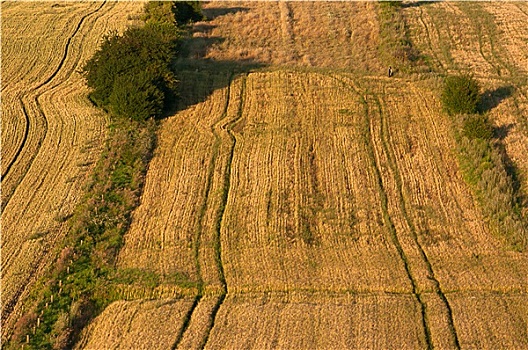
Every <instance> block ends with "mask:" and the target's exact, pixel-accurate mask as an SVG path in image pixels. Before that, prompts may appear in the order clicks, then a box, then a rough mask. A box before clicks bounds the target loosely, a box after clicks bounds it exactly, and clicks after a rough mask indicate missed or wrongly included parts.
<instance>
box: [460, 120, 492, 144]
mask: <svg viewBox="0 0 528 350" xmlns="http://www.w3.org/2000/svg"><path fill="white" fill-rule="evenodd" d="M463 134H464V136H466V137H467V138H469V139H481V140H490V139H491V138H492V137H493V126H492V125H491V123H490V122H489V120H488V118H487V116H485V115H478V114H473V115H468V116H466V117H465V119H464V127H463Z"/></svg>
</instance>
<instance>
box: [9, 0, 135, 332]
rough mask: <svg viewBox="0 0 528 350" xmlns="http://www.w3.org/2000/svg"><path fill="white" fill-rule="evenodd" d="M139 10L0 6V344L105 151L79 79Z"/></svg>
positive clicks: (101, 129)
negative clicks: (89, 62) (100, 49)
mask: <svg viewBox="0 0 528 350" xmlns="http://www.w3.org/2000/svg"><path fill="white" fill-rule="evenodd" d="M141 8H142V5H141V3H128V4H123V3H115V2H110V3H106V2H68V3H65V2H57V3H53V2H23V3H20V2H2V127H1V130H2V135H1V136H2V153H1V157H2V216H1V220H2V340H4V339H5V336H6V335H7V334H9V332H10V331H11V327H12V325H13V323H14V322H16V319H17V318H18V317H20V310H21V307H22V304H23V301H24V299H25V297H26V296H27V294H28V292H29V290H30V289H31V286H32V283H33V282H34V281H35V280H36V279H37V278H38V277H39V276H40V275H41V273H42V272H43V271H44V270H45V269H46V268H47V266H49V264H50V263H52V262H53V260H54V257H55V256H56V254H57V252H56V248H57V246H58V245H59V244H60V242H61V240H62V239H63V238H64V235H65V233H66V228H65V225H64V221H65V220H66V219H67V218H68V217H69V216H70V215H71V214H72V213H73V210H74V208H75V205H76V204H77V202H78V201H79V198H80V197H81V196H82V193H83V185H84V184H85V182H86V179H87V174H89V172H90V170H91V169H92V164H93V163H94V162H95V161H96V160H97V159H98V158H99V155H100V152H101V148H102V146H103V145H104V140H105V137H106V124H107V118H106V117H105V115H104V114H103V113H102V112H101V111H99V110H97V109H96V108H94V107H93V106H92V105H91V103H90V102H89V101H88V99H87V97H86V96H87V92H88V89H87V87H86V85H85V83H84V80H83V79H82V78H81V75H80V74H79V70H80V69H81V67H82V65H83V64H84V62H85V61H86V60H87V59H89V58H90V57H91V56H92V55H93V53H94V52H95V50H96V49H97V47H98V45H99V43H100V41H101V38H102V36H103V35H104V34H106V33H108V32H109V31H111V30H119V31H122V30H124V29H125V28H126V27H127V26H129V25H130V24H131V23H132V22H133V21H132V20H130V19H129V15H134V14H135V13H137V12H138V11H140V10H141ZM36 15H37V16H36Z"/></svg>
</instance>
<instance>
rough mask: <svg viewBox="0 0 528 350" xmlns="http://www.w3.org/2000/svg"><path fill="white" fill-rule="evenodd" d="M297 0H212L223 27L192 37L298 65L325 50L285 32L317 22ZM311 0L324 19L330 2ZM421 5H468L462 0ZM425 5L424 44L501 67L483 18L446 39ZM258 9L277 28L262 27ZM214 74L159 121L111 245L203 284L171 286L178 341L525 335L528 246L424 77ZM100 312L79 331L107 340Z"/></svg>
mask: <svg viewBox="0 0 528 350" xmlns="http://www.w3.org/2000/svg"><path fill="white" fill-rule="evenodd" d="M299 6H301V5H299V4H295V3H288V4H278V5H277V4H268V3H252V4H249V3H244V4H241V3H236V4H230V3H228V4H222V5H218V3H209V4H206V5H205V8H206V10H207V9H208V10H209V14H210V15H213V17H216V18H215V19H213V21H212V22H211V23H212V24H214V25H218V26H217V27H203V26H202V27H199V28H201V29H200V31H197V32H196V33H195V38H199V37H200V36H204V37H208V36H219V37H224V36H227V39H228V40H226V41H224V42H223V43H222V42H219V43H218V44H217V45H216V46H213V48H211V49H210V50H209V51H208V52H207V53H206V56H207V55H209V56H207V57H209V58H216V59H224V60H227V59H241V58H242V59H244V58H246V59H250V60H255V61H260V62H267V63H278V64H284V63H289V64H291V63H294V64H299V62H300V61H299V60H302V59H303V58H305V57H306V56H307V55H308V56H309V57H308V59H305V60H304V61H302V65H310V64H312V63H313V64H316V65H325V63H324V62H325V60H326V59H327V58H328V57H327V56H325V55H324V54H323V53H322V55H323V56H321V57H319V56H318V53H310V52H303V47H302V45H301V46H299V45H298V44H297V43H298V42H300V41H297V42H296V40H299V39H298V38H299V37H302V36H303V35H305V37H306V38H307V39H303V40H308V38H309V36H310V35H309V34H308V32H306V31H305V30H304V29H302V28H301V29H299V28H297V27H296V25H298V23H302V22H303V21H305V20H306V19H303V18H302V17H303V16H305V15H306V14H307V13H310V12H309V11H308V12H306V13H301V12H302V11H301V9H300V7H299ZM310 6H313V7H314V8H315V7H317V6H319V7H317V8H318V9H320V8H323V9H325V11H327V12H325V15H326V16H328V18H332V11H331V9H328V8H326V7H325V6H330V5H327V4H321V5H316V4H313V5H312V4H311V5H310ZM369 6H370V5H369ZM427 6H431V8H436V7H439V8H440V10H441V11H444V12H446V13H450V14H454V15H457V16H462V15H463V11H461V10H460V9H459V8H458V7H457V6H456V5H452V4H430V5H429V4H428V5H427ZM224 7H226V8H228V9H231V10H230V11H227V12H222V10H223V9H224ZM521 7H522V5H521ZM424 8H425V9H428V7H424ZM416 9H420V10H421V7H416V8H414V7H409V8H408V10H407V9H406V11H414V10H416ZM428 11H429V10H426V11H424V12H423V13H422V15H423V16H422V18H423V22H424V23H427V24H428V25H429V27H428V31H429V33H430V34H429V38H430V39H429V44H427V43H424V44H427V45H429V47H430V48H431V50H432V51H434V54H435V55H436V57H437V60H438V61H439V62H440V63H438V65H439V66H442V67H444V69H448V70H453V69H455V68H459V67H458V65H464V64H469V66H468V67H467V68H471V69H477V70H479V71H480V72H481V73H482V74H495V73H496V72H497V70H496V66H494V65H496V64H499V63H497V62H500V59H499V60H495V61H492V63H490V62H489V61H486V58H488V57H490V56H489V55H488V52H489V53H490V54H492V53H493V50H488V49H489V45H488V46H485V45H484V46H483V47H484V48H482V47H481V48H479V47H478V45H475V44H474V42H473V43H471V39H468V38H469V37H471V36H472V35H473V37H474V36H475V35H476V30H471V31H469V32H468V33H470V34H467V37H466V36H465V34H461V33H458V32H459V31H458V32H457V34H456V35H454V39H453V42H452V43H450V44H449V45H447V46H446V44H445V42H444V41H443V40H445V39H444V38H445V37H450V35H451V34H453V33H454V32H455V28H454V27H453V28H451V27H449V26H448V24H447V23H443V24H442V25H446V26H448V28H447V29H446V27H444V26H439V25H438V24H431V23H432V22H431V21H432V20H433V16H429V17H427V14H428ZM431 11H432V10H431ZM327 13H328V14H327ZM317 16H319V14H318V15H317ZM317 16H316V17H317ZM248 20H250V21H249V22H248ZM281 20H282V21H283V22H281ZM306 21H307V22H306V23H310V21H309V20H306ZM228 22H229V23H230V26H231V27H230V28H231V29H226V27H225V23H228ZM263 22H265V23H266V25H263V26H259V27H258V28H257V27H255V26H251V25H248V23H263ZM325 23H326V22H325ZM369 23H370V22H369ZM462 23H464V24H466V25H468V26H469V25H470V24H471V23H473V22H471V21H470V20H469V19H467V18H466V20H465V21H462ZM327 24H328V25H329V26H330V27H331V25H332V23H327ZM268 26H273V27H274V28H282V29H281V32H280V33H278V36H277V34H274V35H275V36H274V35H270V36H266V35H260V34H262V33H264V32H265V31H266V30H269V28H268ZM374 27H375V26H374ZM204 28H205V29H204ZM233 28H239V29H240V30H242V32H243V33H246V34H245V35H237V36H235V35H234V34H233V33H234V32H237V31H238V29H233ZM229 30H232V31H233V32H229ZM255 31H257V32H255ZM230 33H231V34H230ZM258 33H260V34H258ZM446 33H447V34H446ZM450 33H451V34H450ZM256 34H258V35H256ZM351 35H352V36H353V33H352V34H351ZM337 37H339V36H337ZM248 38H249V39H248ZM314 38H315V36H314ZM237 40H238V41H237ZM244 40H249V41H244ZM251 40H253V41H251ZM259 40H260V41H259ZM262 40H264V41H265V42H264V44H263V42H261V41H262ZM327 45H328V43H327ZM443 45H444V46H443ZM451 45H452V46H456V45H458V47H459V48H462V47H463V48H464V50H466V49H467V50H469V51H471V52H470V53H469V54H468V55H470V56H471V57H470V56H467V57H465V58H460V57H459V56H457V55H458V54H459V53H460V52H459V51H461V50H462V49H460V50H459V51H457V49H455V50H451V49H450V48H451ZM255 46H260V47H264V49H262V50H260V51H259V50H257V51H253V50H252V48H254V47H255ZM242 47H244V49H242ZM274 47H278V48H279V49H277V50H274V49H273V48H274ZM445 47H447V48H448V50H445V49H444V48H445ZM267 48H269V49H267ZM194 49H196V47H194ZM450 50H451V51H452V52H451V51H450ZM486 50H488V51H486ZM319 51H320V50H319ZM328 51H329V52H331V51H333V52H335V51H336V50H328ZM483 52H485V54H483ZM334 54H335V53H334ZM275 55H277V56H275ZM451 56H453V57H454V58H450V57H451ZM334 58H335V57H334ZM337 58H338V59H337V61H336V62H348V61H346V60H343V61H340V60H339V57H337ZM451 60H453V61H454V62H456V64H457V66H455V65H454V63H453V61H451ZM471 60H473V61H471ZM346 64H348V63H346ZM346 64H345V65H346ZM214 79H219V80H221V81H223V83H221V84H220V85H221V86H222V87H221V88H219V89H217V90H216V91H214V92H213V93H212V94H210V96H206V95H208V93H205V94H204V96H205V97H202V98H199V99H197V100H195V101H194V102H193V103H192V104H193V106H191V107H189V108H186V109H184V110H183V111H181V112H179V113H178V114H176V116H174V117H171V118H169V119H168V120H166V121H165V122H164V123H163V126H162V129H161V132H160V135H159V141H160V142H159V147H158V150H157V153H156V155H155V157H154V159H153V161H152V162H151V165H150V169H149V172H148V174H147V185H146V188H145V194H144V195H143V197H142V204H141V207H140V208H139V209H138V210H137V211H136V213H135V214H134V221H133V224H132V226H133V227H132V230H131V231H130V232H129V233H128V234H127V237H126V240H125V248H124V249H123V251H122V252H121V255H120V266H121V267H136V268H143V269H152V270H154V271H156V272H158V273H161V274H170V273H183V274H185V275H187V276H188V277H189V279H190V280H192V281H195V282H198V283H199V284H200V285H201V287H199V292H200V295H199V296H198V297H197V298H196V299H191V298H185V299H182V300H181V303H182V305H183V304H185V305H190V306H185V310H186V311H185V312H186V313H187V316H186V317H184V318H185V319H184V318H179V321H178V320H175V322H176V323H177V327H176V328H177V330H176V331H175V333H178V336H177V337H176V339H175V340H174V341H175V342H176V344H174V345H176V346H177V347H178V348H199V347H201V346H203V345H205V347H206V348H225V347H229V348H233V347H254V348H263V347H280V348H299V347H303V348H311V347H321V348H332V347H335V346H342V347H358V348H408V347H412V348H423V347H426V346H428V345H434V346H437V347H439V348H454V347H456V346H457V345H459V346H461V347H462V348H465V347H488V348H496V347H500V346H505V347H512V348H516V347H517V348H518V347H524V346H525V344H526V342H527V341H528V340H527V336H526V328H525V325H526V314H527V313H526V307H525V306H524V305H527V304H528V303H527V299H526V287H527V285H528V281H527V280H526V275H525V274H524V272H525V271H526V268H527V267H528V266H527V265H528V262H527V260H528V259H527V256H526V254H525V253H516V252H508V251H504V250H503V249H502V247H503V246H502V244H501V242H500V241H499V240H498V239H497V238H495V237H493V236H492V235H491V234H490V232H489V229H488V227H487V226H486V224H485V221H484V220H483V217H482V214H481V213H480V212H479V210H478V208H477V207H475V204H474V202H473V199H472V196H471V193H470V192H469V189H468V188H467V186H466V185H465V183H464V182H463V180H462V178H461V175H460V173H459V169H458V167H457V162H456V158H455V154H454V153H453V152H452V150H453V149H454V147H455V146H454V141H453V138H452V135H451V132H450V130H451V129H450V125H449V120H448V119H447V118H446V117H445V116H444V115H442V114H441V113H440V112H439V110H440V105H439V102H438V101H437V100H436V97H435V95H434V93H433V92H431V91H430V89H429V88H428V87H427V85H426V84H427V82H425V83H420V82H415V83H410V82H405V81H403V80H401V79H393V80H387V79H369V80H361V79H358V78H357V77H356V76H354V75H350V76H348V75H344V74H334V75H328V74H318V73H306V72H299V71H297V72H293V71H292V72H288V71H277V72H263V73H250V74H249V75H247V77H238V78H235V79H228V78H227V77H225V76H224V77H216V78H214ZM204 84H209V85H218V84H216V83H212V82H205V83H204ZM402 85H403V86H402ZM203 88H204V89H206V87H205V86H204V87H203ZM200 94H203V92H201V93H199V94H198V95H200ZM196 102H198V103H196ZM195 103H196V104H195ZM189 133H191V134H190V135H189ZM160 225H161V226H160ZM138 256H139V257H140V259H136V257H138ZM225 287H227V289H225ZM225 292H227V295H224V293H225ZM192 293H196V291H194V290H193V291H192ZM202 295H203V296H202ZM224 298H225V299H224ZM196 301H198V302H196ZM119 303H120V302H119ZM191 304H192V305H191ZM113 307H114V308H115V307H117V306H113ZM178 312H180V311H178ZM133 319H134V318H133V317H132V320H133ZM498 320H501V321H498ZM102 322H104V318H101V317H100V321H98V322H97V323H96V324H95V325H94V327H93V328H91V329H92V330H91V331H90V334H91V335H89V337H91V338H93V339H91V340H85V341H94V342H96V341H99V343H94V344H106V342H109V344H113V340H111V339H108V340H107V339H106V338H105V337H102V336H101V337H96V338H94V334H102V333H98V332H100V331H97V329H98V328H103V327H105V326H103V323H102ZM500 322H504V324H502V325H501V324H499V323H500ZM487 324H492V325H495V326H494V328H492V327H489V326H487ZM473 325H476V326H475V327H473ZM160 327H162V326H160ZM171 327H172V325H171ZM523 327H524V328H523ZM176 328H175V329H176ZM495 328H496V329H498V330H499V331H498V332H497V334H496V335H495V334H493V329H495ZM130 334H132V333H129V334H127V335H126V337H128V336H129V335H130ZM171 341H173V340H171ZM205 341H207V342H206V344H204V342H205ZM165 344H167V346H172V345H173V344H172V343H170V342H169V340H167V341H166V342H165Z"/></svg>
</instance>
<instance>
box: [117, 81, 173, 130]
mask: <svg viewBox="0 0 528 350" xmlns="http://www.w3.org/2000/svg"><path fill="white" fill-rule="evenodd" d="M164 99H165V94H164V93H163V91H162V90H161V89H160V88H159V87H157V86H156V85H154V83H153V79H151V78H149V76H148V74H147V73H143V72H141V73H139V74H137V75H123V76H118V77H117V78H116V79H115V83H114V87H113V90H112V93H111V94H110V97H109V99H108V102H109V108H110V112H111V114H112V115H114V116H118V117H129V118H132V119H134V120H145V119H147V118H148V117H151V116H154V117H156V116H159V115H161V113H162V111H163V106H164Z"/></svg>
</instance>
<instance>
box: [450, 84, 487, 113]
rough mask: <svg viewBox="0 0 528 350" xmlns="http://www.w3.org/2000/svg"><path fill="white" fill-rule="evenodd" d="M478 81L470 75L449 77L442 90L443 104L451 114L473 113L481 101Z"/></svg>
mask: <svg viewBox="0 0 528 350" xmlns="http://www.w3.org/2000/svg"><path fill="white" fill-rule="evenodd" d="M479 90H480V87H479V84H478V82H477V81H476V80H475V79H474V78H473V77H471V76H469V75H458V76H450V77H447V78H446V80H445V84H444V90H443V92H442V104H443V107H444V110H445V111H446V112H447V113H448V114H449V115H455V114H472V113H475V112H476V111H477V106H478V104H479V102H480V95H479Z"/></svg>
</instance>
